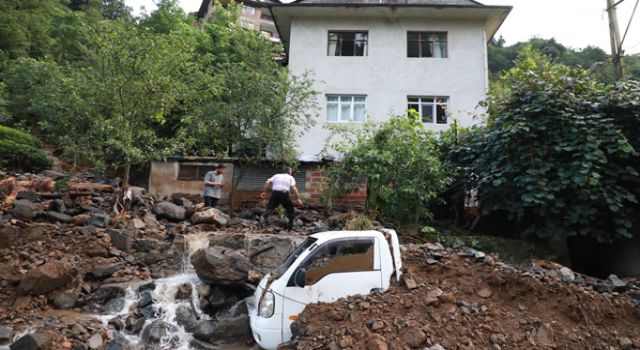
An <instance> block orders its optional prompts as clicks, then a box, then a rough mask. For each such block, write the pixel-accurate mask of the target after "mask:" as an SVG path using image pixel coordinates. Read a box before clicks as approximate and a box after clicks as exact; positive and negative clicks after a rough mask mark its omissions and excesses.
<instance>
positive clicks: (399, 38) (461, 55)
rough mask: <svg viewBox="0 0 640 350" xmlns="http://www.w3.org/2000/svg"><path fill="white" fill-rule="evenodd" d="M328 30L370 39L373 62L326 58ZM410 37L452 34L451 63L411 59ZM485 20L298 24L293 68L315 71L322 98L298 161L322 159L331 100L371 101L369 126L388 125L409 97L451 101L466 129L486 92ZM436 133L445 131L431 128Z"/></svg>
mask: <svg viewBox="0 0 640 350" xmlns="http://www.w3.org/2000/svg"><path fill="white" fill-rule="evenodd" d="M329 30H366V31H368V33H369V35H368V55H367V56H364V57H337V56H328V55H327V45H328V32H329ZM407 31H434V32H447V33H448V58H408V57H407ZM484 33H485V31H484V24H483V22H482V21H480V20H470V19H466V20H443V19H428V20H427V19H416V18H412V19H402V18H382V17H380V18H370V17H360V18H355V17H353V18H345V17H343V18H340V17H336V18H329V17H296V18H293V19H292V23H291V37H290V45H289V68H290V69H291V71H292V72H293V73H294V74H301V73H303V72H305V71H311V72H312V73H313V78H314V79H315V80H316V82H315V89H316V90H317V91H319V92H320V94H319V95H318V105H319V106H320V110H319V113H320V116H319V122H318V123H317V124H316V125H315V126H314V127H313V128H312V129H311V130H310V131H309V132H307V133H306V134H304V135H303V136H302V137H299V138H298V145H299V151H300V153H301V154H300V156H301V158H302V159H309V158H312V157H313V156H317V155H319V154H320V151H321V150H322V148H323V146H324V145H323V144H324V142H323V141H324V140H326V139H327V137H329V136H330V135H331V132H330V131H329V130H327V129H326V128H325V126H326V125H327V124H328V123H327V122H326V94H345V95H356V94H358V95H360V94H362V95H366V96H367V100H366V111H367V115H368V120H370V121H384V120H387V119H388V118H389V116H390V114H405V113H406V110H407V96H448V97H449V101H448V103H449V106H448V111H449V112H450V113H451V114H452V115H453V116H454V117H455V118H457V119H458V120H459V122H460V123H461V124H462V125H463V126H470V125H472V124H474V123H475V122H477V121H476V120H474V119H473V118H472V116H473V114H474V113H476V112H478V113H481V112H483V110H476V107H477V104H478V102H479V101H480V100H482V99H483V98H484V97H485V94H486V91H487V81H488V78H487V68H486V67H487V65H486V40H485V34H484ZM425 127H427V128H428V129H432V130H435V131H439V130H444V129H446V128H448V127H449V125H445V124H425Z"/></svg>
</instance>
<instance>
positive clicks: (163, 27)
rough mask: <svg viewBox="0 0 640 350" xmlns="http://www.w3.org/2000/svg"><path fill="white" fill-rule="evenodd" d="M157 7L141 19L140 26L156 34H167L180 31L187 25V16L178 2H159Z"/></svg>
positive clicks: (173, 0)
mask: <svg viewBox="0 0 640 350" xmlns="http://www.w3.org/2000/svg"><path fill="white" fill-rule="evenodd" d="M156 5H157V6H158V8H157V9H155V10H154V11H153V12H151V14H149V15H144V16H143V17H142V18H141V19H140V26H142V27H146V28H150V29H151V30H153V31H154V32H155V33H161V34H166V33H170V32H172V31H175V30H178V29H179V28H180V27H181V26H182V25H183V24H184V23H185V19H186V17H187V16H186V15H185V13H184V11H183V10H182V8H181V7H180V5H179V4H178V0H159V1H157V2H156Z"/></svg>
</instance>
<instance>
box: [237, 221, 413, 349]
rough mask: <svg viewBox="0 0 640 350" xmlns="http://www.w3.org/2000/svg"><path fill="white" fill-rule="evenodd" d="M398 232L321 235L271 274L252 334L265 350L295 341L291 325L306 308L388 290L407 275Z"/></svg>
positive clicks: (258, 297)
mask: <svg viewBox="0 0 640 350" xmlns="http://www.w3.org/2000/svg"><path fill="white" fill-rule="evenodd" d="M401 269H402V262H401V259H400V248H399V243H398V236H397V234H396V232H395V231H393V230H381V231H332V232H322V233H316V234H314V235H311V236H309V237H307V239H306V240H305V241H304V242H303V243H302V244H300V245H299V246H298V247H297V248H296V249H294V250H293V251H292V252H291V253H290V254H289V256H288V257H287V258H285V260H284V262H283V263H282V265H280V266H279V267H278V268H277V269H275V270H273V271H272V272H270V273H269V274H267V275H266V276H265V277H264V278H263V279H262V280H261V281H260V283H259V285H258V287H257V288H256V291H255V294H254V296H253V298H252V302H249V303H248V304H249V317H250V319H251V330H252V333H253V337H254V339H255V340H256V342H257V343H258V344H259V345H260V346H261V347H262V348H264V349H266V350H270V349H276V348H277V346H278V345H279V344H281V343H284V342H287V341H289V340H290V339H291V323H293V322H294V321H295V320H296V319H297V318H298V315H299V314H300V313H301V312H302V311H303V310H304V308H305V306H306V305H307V304H310V303H317V302H327V303H330V302H333V301H335V300H337V299H339V298H344V297H347V296H351V295H356V294H363V295H364V294H369V293H371V292H372V291H374V290H381V291H384V290H387V289H388V288H389V286H390V284H391V280H392V278H393V279H395V280H396V281H398V280H399V279H400V276H401V274H402V272H401Z"/></svg>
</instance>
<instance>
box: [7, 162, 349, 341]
mask: <svg viewBox="0 0 640 350" xmlns="http://www.w3.org/2000/svg"><path fill="white" fill-rule="evenodd" d="M118 185H119V184H118V181H115V180H111V179H108V178H102V177H98V176H93V175H89V174H81V175H76V176H70V175H68V174H64V173H59V172H53V171H45V172H43V173H41V174H5V173H2V172H0V347H1V346H3V345H5V344H9V343H11V342H16V341H20V343H18V344H17V345H16V346H14V347H17V346H21V345H20V344H36V345H37V344H40V343H45V346H44V348H62V349H71V348H74V347H76V348H78V349H83V348H84V349H86V348H105V349H112V350H113V349H118V347H119V346H121V345H122V344H125V343H126V341H125V340H122V339H112V338H110V336H111V337H112V335H110V334H111V333H113V334H119V333H118V332H120V333H123V334H128V335H139V336H142V335H143V332H144V331H145V329H146V328H145V327H143V326H144V325H145V323H151V321H150V320H152V319H153V317H154V314H153V313H154V311H153V310H154V308H153V307H152V306H153V305H154V303H156V304H155V305H156V306H157V305H158V304H157V301H156V300H153V298H151V297H150V296H151V293H149V291H146V292H145V290H140V291H136V298H137V300H136V306H135V308H134V310H133V311H132V312H131V313H130V314H127V315H126V317H124V318H122V319H113V320H110V322H109V325H108V329H106V328H105V327H104V325H103V324H101V323H100V322H99V321H97V320H96V319H95V318H94V316H88V315H89V314H102V315H104V314H112V313H114V312H119V311H120V310H121V309H122V307H123V306H124V303H125V299H126V297H127V296H126V294H127V292H126V291H127V288H128V286H131V285H136V284H141V283H142V285H145V284H147V282H149V281H152V279H158V278H163V277H168V276H172V275H176V274H178V273H181V272H182V271H183V267H184V265H185V261H186V260H187V259H186V257H187V256H188V255H189V254H190V253H192V252H189V251H187V243H188V241H189V240H190V239H191V238H190V237H193V236H195V235H196V234H199V233H200V232H203V231H215V232H216V234H214V235H212V237H211V242H210V245H211V246H212V247H215V246H220V247H223V248H224V249H222V250H224V253H222V252H221V251H222V250H221V249H218V252H220V254H222V255H223V256H225V259H227V258H233V259H235V260H233V262H232V263H231V264H230V265H229V266H228V269H227V270H226V271H225V270H223V269H221V268H220V267H221V266H224V265H220V266H217V267H216V269H214V270H212V271H208V272H206V273H205V272H203V271H204V270H206V269H208V268H209V267H211V262H210V261H213V260H211V256H212V253H211V251H210V249H211V248H210V249H208V250H207V252H208V254H202V259H200V260H197V259H196V258H194V260H193V261H194V263H195V264H196V265H197V266H201V267H202V268H199V269H198V270H199V272H200V276H201V277H202V278H203V279H204V280H205V281H206V282H207V283H206V284H202V285H200V286H199V287H197V288H196V287H193V286H192V285H190V284H189V285H188V287H187V286H184V287H183V289H182V295H181V296H176V298H177V299H182V300H188V299H190V298H191V295H192V292H193V293H194V294H195V295H196V298H195V300H196V302H195V304H196V306H199V307H201V309H202V310H204V311H205V312H208V313H210V314H212V315H213V314H215V313H217V312H219V311H220V310H227V309H229V308H230V307H232V306H234V305H236V304H239V303H240V302H241V301H242V299H243V297H245V296H246V295H248V294H250V293H251V292H252V291H251V290H250V288H248V287H247V285H248V284H249V283H256V282H257V281H258V279H259V278H260V275H261V274H262V273H265V272H266V271H268V270H270V269H272V268H274V267H276V266H277V265H278V264H279V263H280V262H281V260H282V259H283V258H284V257H285V256H286V255H287V254H288V253H289V251H290V250H292V249H293V247H294V246H295V244H296V242H299V241H301V240H302V239H304V236H305V235H307V234H309V233H313V232H318V231H322V230H326V229H329V228H335V229H339V228H341V227H343V226H344V224H345V223H344V219H345V216H344V214H341V215H338V216H334V217H330V218H327V219H325V218H324V216H323V215H322V214H321V213H320V212H318V211H314V210H305V211H301V210H298V209H297V210H296V211H297V217H298V218H297V219H296V225H295V230H294V231H293V232H284V229H285V227H286V222H284V223H283V222H280V221H281V220H280V219H279V218H278V217H277V215H272V216H271V217H270V220H269V223H270V224H271V225H266V226H264V227H262V228H257V227H256V225H255V224H256V219H257V217H258V216H259V215H260V214H262V212H263V211H264V209H261V208H259V207H257V208H250V209H243V210H241V211H240V212H239V213H238V214H239V216H236V217H234V218H231V217H229V215H227V213H225V212H223V211H220V210H218V209H208V210H203V208H202V204H195V203H194V200H190V199H187V198H185V196H180V195H175V196H172V197H171V198H156V197H153V196H150V195H148V194H147V193H146V192H145V191H144V189H142V188H137V187H131V188H130V190H131V193H129V195H128V196H127V199H126V202H127V204H128V206H129V209H130V210H128V211H127V212H126V215H119V209H118V208H119V206H118V204H119V203H121V202H120V201H117V199H118V197H119V189H120V188H119V186H118ZM116 209H118V211H115V210H116ZM285 221H286V220H285ZM278 233H282V234H283V235H278V236H274V235H270V234H278ZM284 233H286V235H284ZM189 288H191V289H189ZM62 309H64V312H62V311H61V310H62ZM242 310H243V308H242V307H235V308H234V312H233V313H231V316H230V319H229V320H228V322H226V323H224V324H218V323H216V324H214V325H213V326H215V327H209V328H207V327H206V326H205V325H202V320H198V322H194V320H196V319H197V317H198V315H195V314H194V313H193V308H192V307H189V308H186V307H180V308H179V309H178V310H176V314H177V315H178V316H179V317H176V318H179V320H178V324H180V325H182V326H183V327H185V328H187V329H189V330H190V331H193V332H196V330H198V332H197V333H198V334H200V335H199V341H205V342H206V341H211V340H212V339H213V338H215V337H218V336H219V335H220V334H221V333H225V334H226V333H230V334H234V333H232V332H228V331H224V332H223V331H222V330H223V329H225V327H227V325H228V324H231V325H234V326H231V327H230V328H229V329H233V330H239V332H241V333H246V327H244V328H243V327H240V326H239V325H240V323H242V322H244V323H243V324H245V325H247V323H246V322H245V321H246V308H245V309H244V310H245V311H244V313H243V311H242ZM147 321H149V322H147ZM172 321H173V320H172ZM209 326H212V324H209ZM27 327H29V328H31V329H32V330H33V331H32V333H29V334H27V335H25V338H24V339H22V340H19V339H16V336H17V335H18V334H22V333H23V332H24V330H25V329H26V328H27ZM207 329H209V330H211V329H214V330H215V332H213V333H211V332H209V331H207ZM162 330H168V331H171V327H164V326H163V325H162V324H160V323H157V324H155V325H154V327H153V328H152V329H149V330H147V331H146V332H144V335H145V337H146V338H148V339H149V342H153V339H155V337H156V335H157V334H159V332H161V331H162ZM114 331H116V332H114ZM228 338H229V337H227V339H228ZM100 339H101V341H100Z"/></svg>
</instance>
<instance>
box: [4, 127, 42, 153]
mask: <svg viewBox="0 0 640 350" xmlns="http://www.w3.org/2000/svg"><path fill="white" fill-rule="evenodd" d="M0 140H9V141H13V142H15V143H18V144H24V145H29V146H31V147H33V148H42V142H40V140H38V139H37V138H35V137H33V136H31V135H29V134H27V133H26V132H23V131H20V130H16V129H12V128H9V127H6V126H2V125H0Z"/></svg>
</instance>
